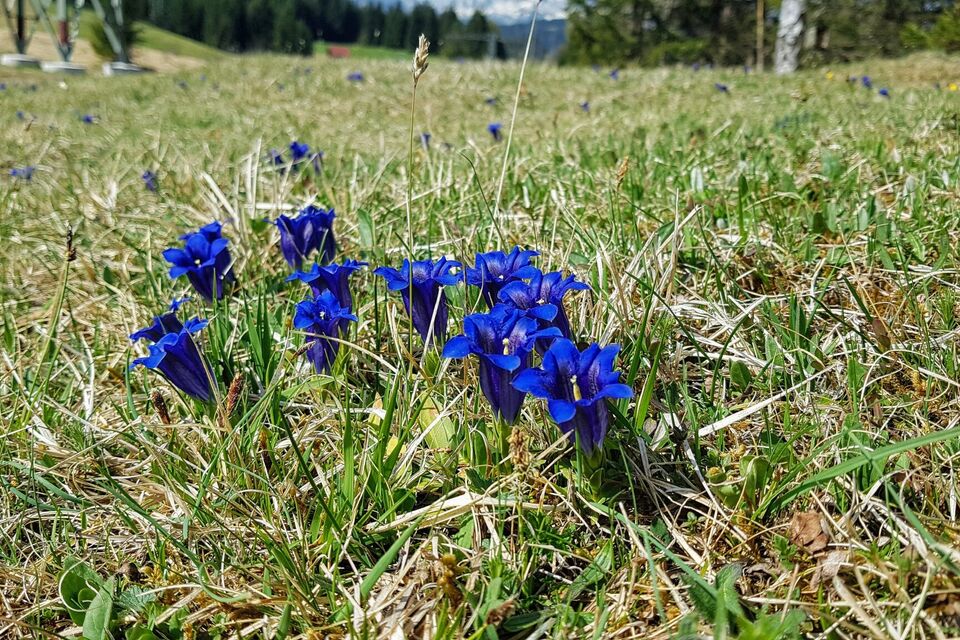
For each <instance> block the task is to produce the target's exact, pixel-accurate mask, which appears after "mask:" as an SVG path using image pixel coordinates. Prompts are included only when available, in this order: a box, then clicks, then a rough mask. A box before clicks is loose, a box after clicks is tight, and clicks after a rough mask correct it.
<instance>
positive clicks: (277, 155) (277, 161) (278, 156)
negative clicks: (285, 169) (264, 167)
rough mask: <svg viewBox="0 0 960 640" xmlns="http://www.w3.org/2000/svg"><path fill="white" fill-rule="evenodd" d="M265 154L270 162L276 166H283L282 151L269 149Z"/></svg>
mask: <svg viewBox="0 0 960 640" xmlns="http://www.w3.org/2000/svg"><path fill="white" fill-rule="evenodd" d="M267 155H269V156H270V162H272V163H273V165H274V166H276V167H281V166H283V164H284V162H286V161H285V160H284V159H283V153H281V152H280V151H277V150H276V149H270V151H268V152H267Z"/></svg>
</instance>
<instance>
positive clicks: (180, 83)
mask: <svg viewBox="0 0 960 640" xmlns="http://www.w3.org/2000/svg"><path fill="white" fill-rule="evenodd" d="M177 86H178V87H180V88H181V89H183V90H184V91H186V90H187V89H188V88H189V86H188V85H187V82H186V80H177Z"/></svg>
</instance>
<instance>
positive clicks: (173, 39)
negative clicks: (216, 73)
mask: <svg viewBox="0 0 960 640" xmlns="http://www.w3.org/2000/svg"><path fill="white" fill-rule="evenodd" d="M137 28H138V29H139V30H140V37H139V40H138V42H137V46H138V47H141V48H144V49H153V50H155V51H163V52H165V53H172V54H174V55H178V56H186V57H189V58H196V59H197V60H204V61H206V62H217V61H219V60H223V59H224V58H225V57H227V54H226V53H224V52H223V51H220V50H219V49H215V48H213V47H211V46H208V45H205V44H203V43H202V42H197V41H196V40H191V39H190V38H184V37H183V36H180V35H177V34H176V33H172V32H170V31H166V30H164V29H159V28H157V27H155V26H154V25H152V24H149V23H146V22H138V23H137Z"/></svg>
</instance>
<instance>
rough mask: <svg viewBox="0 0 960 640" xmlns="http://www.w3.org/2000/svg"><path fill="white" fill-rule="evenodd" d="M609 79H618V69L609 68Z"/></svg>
mask: <svg viewBox="0 0 960 640" xmlns="http://www.w3.org/2000/svg"><path fill="white" fill-rule="evenodd" d="M610 79H611V80H619V79H620V69H611V70H610Z"/></svg>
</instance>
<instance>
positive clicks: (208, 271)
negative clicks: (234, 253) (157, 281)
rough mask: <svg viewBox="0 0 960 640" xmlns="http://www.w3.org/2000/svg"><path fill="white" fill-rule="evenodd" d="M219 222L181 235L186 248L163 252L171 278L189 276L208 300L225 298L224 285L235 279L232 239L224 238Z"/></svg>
mask: <svg viewBox="0 0 960 640" xmlns="http://www.w3.org/2000/svg"><path fill="white" fill-rule="evenodd" d="M221 231H222V227H221V225H220V223H219V222H212V223H210V224H208V225H206V226H205V227H202V228H201V229H200V230H199V231H197V232H195V233H188V234H185V235H182V236H180V239H181V240H183V241H184V246H183V248H182V249H179V248H176V247H172V248H170V249H167V250H166V251H164V252H163V257H164V259H165V260H166V261H167V262H169V263H170V264H171V265H173V266H172V267H170V277H171V278H174V279H176V278H179V277H181V276H184V275H185V276H187V279H188V280H189V281H190V284H191V285H193V288H194V290H196V292H197V293H199V294H200V296H201V297H203V299H204V300H213V299H214V298H216V299H217V300H219V299H221V298H222V297H223V293H224V284H225V283H230V282H234V281H235V280H236V278H235V277H234V275H233V267H232V265H231V259H230V251H229V250H228V249H227V244H229V241H228V240H227V239H226V238H224V237H223V235H222V233H221Z"/></svg>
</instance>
